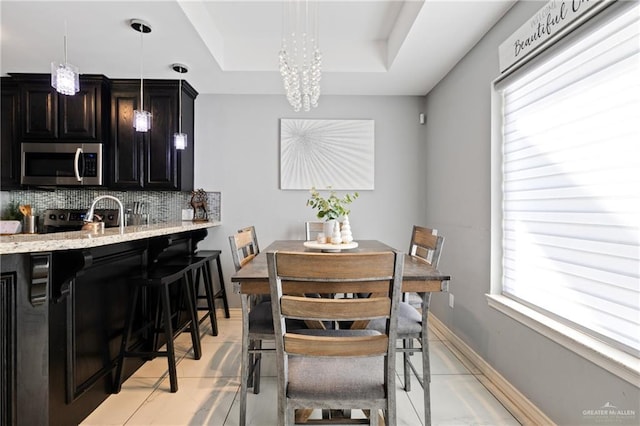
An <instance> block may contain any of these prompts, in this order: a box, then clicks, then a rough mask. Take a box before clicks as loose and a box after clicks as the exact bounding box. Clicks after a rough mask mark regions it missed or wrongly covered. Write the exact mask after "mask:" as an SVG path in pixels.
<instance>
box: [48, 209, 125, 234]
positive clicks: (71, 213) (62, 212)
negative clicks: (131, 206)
mask: <svg viewBox="0 0 640 426" xmlns="http://www.w3.org/2000/svg"><path fill="white" fill-rule="evenodd" d="M87 210H88V209H48V210H45V211H44V214H43V216H44V218H43V223H42V227H41V229H40V231H41V232H42V233H44V234H47V233H52V232H65V231H79V230H80V229H81V228H82V225H84V218H85V216H86V215H87ZM96 215H97V216H100V218H101V220H102V222H104V226H105V227H106V228H111V227H115V226H118V218H119V216H120V212H119V211H118V209H95V211H94V220H96V219H97V217H96Z"/></svg>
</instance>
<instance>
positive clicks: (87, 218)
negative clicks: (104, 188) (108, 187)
mask: <svg viewBox="0 0 640 426" xmlns="http://www.w3.org/2000/svg"><path fill="white" fill-rule="evenodd" d="M104 198H108V199H110V200H114V201H116V202H117V203H118V209H119V210H120V214H119V217H118V223H119V224H120V233H121V234H124V208H123V207H122V202H121V201H120V200H118V199H117V198H116V197H114V196H112V195H100V196H98V197H96V198H95V199H94V200H93V202H92V203H91V207H89V211H87V215H86V216H85V218H84V222H85V223H91V222H93V211H94V209H95V208H96V203H97V202H98V201H100V200H102V199H104Z"/></svg>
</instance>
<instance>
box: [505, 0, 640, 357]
mask: <svg viewBox="0 0 640 426" xmlns="http://www.w3.org/2000/svg"><path fill="white" fill-rule="evenodd" d="M639 16H640V7H639V6H638V4H636V5H635V6H634V7H632V8H630V9H629V10H627V12H625V13H624V14H621V15H619V16H618V17H616V18H615V19H612V20H610V21H609V22H607V23H605V24H602V25H599V26H598V28H596V29H594V30H593V31H591V32H590V33H589V34H587V35H585V36H582V37H580V38H579V39H577V40H576V41H574V42H573V43H572V44H571V45H568V46H564V47H562V48H558V49H556V50H557V52H555V53H553V54H552V55H549V57H548V58H547V59H546V60H545V62H544V63H541V64H539V65H537V66H535V68H533V69H531V70H529V71H527V72H526V74H524V73H520V74H524V75H518V72H516V73H514V75H512V76H510V77H508V79H506V80H505V81H503V82H501V83H500V84H499V85H498V87H497V89H498V90H499V92H500V93H501V94H502V102H503V104H502V105H503V135H502V136H503V157H502V160H503V206H502V213H503V259H502V263H503V294H505V295H507V296H509V297H513V298H515V299H517V300H520V301H522V302H524V303H526V304H528V305H529V306H532V307H534V308H536V309H539V310H541V311H543V312H547V313H551V314H553V316H555V317H559V318H561V319H564V320H566V321H568V322H570V323H572V324H573V325H575V326H577V327H578V328H580V329H582V330H584V331H587V332H589V333H590V334H592V335H594V336H596V337H598V338H601V339H603V340H605V341H608V342H610V343H611V342H614V343H615V344H616V345H617V346H620V347H622V348H623V349H625V350H627V351H628V352H630V353H633V354H635V355H638V354H639V353H640V53H639V51H640V23H639Z"/></svg>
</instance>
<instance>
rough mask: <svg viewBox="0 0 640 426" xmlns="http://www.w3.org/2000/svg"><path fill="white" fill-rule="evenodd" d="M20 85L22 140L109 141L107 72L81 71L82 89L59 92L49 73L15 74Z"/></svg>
mask: <svg viewBox="0 0 640 426" xmlns="http://www.w3.org/2000/svg"><path fill="white" fill-rule="evenodd" d="M12 77H13V78H14V80H15V81H16V82H17V83H18V84H19V86H20V100H21V112H22V120H21V126H20V129H19V130H20V132H19V138H20V142H61V141H82V142H96V143H104V142H106V141H107V135H108V133H107V132H108V122H107V123H104V120H103V115H104V113H106V112H107V111H108V105H109V82H108V80H107V78H106V77H104V76H95V75H81V76H80V91H79V92H78V93H76V94H75V95H73V96H66V95H60V94H58V93H57V92H56V90H55V89H54V88H52V87H51V80H50V76H49V75H48V74H12Z"/></svg>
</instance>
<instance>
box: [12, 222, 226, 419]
mask: <svg viewBox="0 0 640 426" xmlns="http://www.w3.org/2000/svg"><path fill="white" fill-rule="evenodd" d="M219 225H220V223H219V222H197V223H192V222H175V223H164V224H154V225H144V226H130V227H126V228H125V229H124V232H123V233H120V231H119V229H118V228H108V229H106V230H105V231H104V232H103V233H100V234H93V233H90V232H88V231H74V232H62V233H55V234H45V235H24V234H20V235H11V236H2V237H0V254H1V256H0V261H1V270H2V273H1V276H0V359H2V364H1V367H0V368H1V370H0V399H1V401H0V406H1V407H2V411H3V412H2V413H0V414H1V417H2V420H3V422H2V423H4V421H6V422H7V424H20V425H21V424H28V425H52V424H55V425H75V424H78V423H79V422H80V421H81V420H82V419H84V418H85V417H86V416H87V415H88V414H89V413H91V412H92V411H93V410H94V409H95V408H96V407H97V406H98V405H99V404H100V403H101V402H102V401H103V400H104V399H106V398H107V397H108V395H109V394H110V393H111V392H112V383H113V380H112V375H113V371H114V369H115V360H116V357H117V354H118V350H119V346H120V341H121V336H122V329H123V326H124V320H125V316H126V306H127V301H128V298H129V290H130V287H129V285H128V279H129V278H130V277H132V276H135V275H138V274H140V273H143V272H144V271H145V270H146V269H147V268H149V267H152V266H153V265H154V264H156V263H162V262H164V261H165V260H170V259H171V258H174V257H178V256H184V255H186V254H189V253H193V252H194V251H195V250H196V248H197V244H198V242H200V241H202V240H203V239H204V238H205V237H206V236H207V233H208V228H211V227H215V226H219ZM221 284H222V285H223V283H221ZM142 343H144V342H143V341H142V340H141V344H142ZM143 363H144V360H137V359H131V360H130V361H128V362H127V363H126V364H125V366H126V370H125V374H126V377H128V376H129V375H131V374H132V373H133V372H134V371H135V370H136V369H138V368H139V367H140V366H141V365H142V364H143Z"/></svg>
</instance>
